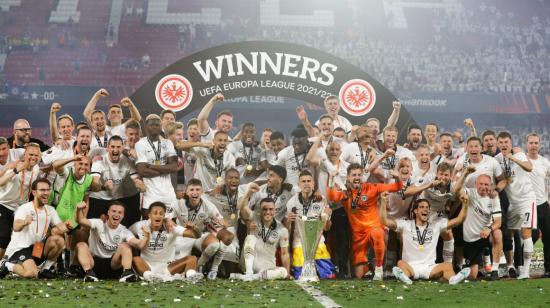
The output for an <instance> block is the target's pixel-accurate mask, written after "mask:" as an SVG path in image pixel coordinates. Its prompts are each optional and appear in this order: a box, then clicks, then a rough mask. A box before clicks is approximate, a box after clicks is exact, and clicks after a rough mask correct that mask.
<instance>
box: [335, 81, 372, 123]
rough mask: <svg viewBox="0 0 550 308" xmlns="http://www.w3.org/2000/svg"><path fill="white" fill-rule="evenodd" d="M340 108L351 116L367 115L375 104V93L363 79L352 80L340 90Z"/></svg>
mask: <svg viewBox="0 0 550 308" xmlns="http://www.w3.org/2000/svg"><path fill="white" fill-rule="evenodd" d="M339 97H340V107H342V109H344V111H345V112H347V113H349V114H351V115H353V116H363V115H365V114H367V113H369V112H370V111H371V110H372V108H374V105H375V104H376V92H375V91H374V88H373V87H372V85H371V84H370V83H368V82H366V81H365V80H363V79H352V80H349V81H347V82H346V83H344V84H343V85H342V87H341V88H340V94H339Z"/></svg>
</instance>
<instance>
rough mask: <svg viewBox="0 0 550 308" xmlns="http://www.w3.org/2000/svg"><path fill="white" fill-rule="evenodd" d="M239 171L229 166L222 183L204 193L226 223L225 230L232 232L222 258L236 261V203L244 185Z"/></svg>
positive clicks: (237, 253)
mask: <svg viewBox="0 0 550 308" xmlns="http://www.w3.org/2000/svg"><path fill="white" fill-rule="evenodd" d="M240 177H241V176H240V173H239V171H238V170H237V169H235V168H231V169H228V170H227V171H226V172H225V178H224V184H223V185H219V186H216V188H214V190H212V191H211V192H210V193H209V194H207V195H206V199H207V200H208V201H210V202H212V203H213V204H214V205H215V206H216V208H217V209H218V211H219V212H220V214H221V215H222V217H223V220H224V221H225V222H226V223H227V226H226V228H227V231H229V232H231V233H232V234H233V236H234V237H233V242H232V243H231V245H229V247H228V249H227V251H226V253H225V256H224V260H227V261H230V262H233V263H238V262H239V256H240V251H241V250H240V246H239V240H238V238H237V228H238V224H239V211H238V206H237V203H238V201H239V199H240V198H241V197H242V196H243V195H244V193H245V190H246V186H247V185H245V184H243V185H240V183H241V179H240Z"/></svg>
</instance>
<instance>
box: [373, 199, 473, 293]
mask: <svg viewBox="0 0 550 308" xmlns="http://www.w3.org/2000/svg"><path fill="white" fill-rule="evenodd" d="M460 198H461V201H462V207H461V209H460V213H459V214H458V216H457V217H456V218H453V219H451V220H447V219H446V218H441V219H437V220H435V221H429V217H430V203H429V202H428V200H426V199H418V200H417V201H416V202H415V203H414V205H413V213H414V219H413V220H409V219H398V220H393V219H389V218H387V215H386V206H387V204H388V193H387V192H384V193H382V194H381V198H380V199H381V203H380V220H381V221H382V223H383V224H384V225H385V226H386V227H388V228H390V229H391V230H394V231H395V232H397V233H400V234H401V243H402V244H403V259H402V260H399V262H397V266H396V267H394V268H393V274H394V275H395V277H397V278H398V279H399V280H401V281H403V282H404V283H406V284H412V280H411V278H414V279H439V278H441V277H442V276H443V278H445V279H446V280H448V281H449V284H457V283H459V282H461V281H463V280H464V279H466V277H468V275H469V274H470V268H465V269H463V270H461V271H460V272H459V273H458V274H456V275H455V273H454V271H453V266H452V265H451V263H449V262H444V263H439V264H435V258H436V253H435V251H436V247H437V240H438V238H439V235H440V234H441V232H443V231H446V230H450V229H452V228H454V227H456V226H458V225H460V224H461V223H462V222H463V221H464V219H465V218H466V213H467V211H468V210H467V209H468V197H467V196H466V195H465V194H462V195H461V196H460Z"/></svg>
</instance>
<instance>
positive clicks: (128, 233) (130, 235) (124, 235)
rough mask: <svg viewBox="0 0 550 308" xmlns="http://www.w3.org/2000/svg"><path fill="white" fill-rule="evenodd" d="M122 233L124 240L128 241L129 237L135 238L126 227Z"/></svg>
mask: <svg viewBox="0 0 550 308" xmlns="http://www.w3.org/2000/svg"><path fill="white" fill-rule="evenodd" d="M122 234H123V238H124V241H125V242H128V241H130V240H131V239H133V238H136V237H135V236H134V234H133V233H132V232H130V230H128V229H126V230H124V232H123V233H122Z"/></svg>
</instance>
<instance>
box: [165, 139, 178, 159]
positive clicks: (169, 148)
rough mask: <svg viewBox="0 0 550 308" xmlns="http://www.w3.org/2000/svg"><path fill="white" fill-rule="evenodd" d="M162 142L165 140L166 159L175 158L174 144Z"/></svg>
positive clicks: (167, 141) (168, 141)
mask: <svg viewBox="0 0 550 308" xmlns="http://www.w3.org/2000/svg"><path fill="white" fill-rule="evenodd" d="M164 140H166V157H172V156H176V155H177V154H176V149H175V148H174V144H173V143H172V141H170V140H168V139H164Z"/></svg>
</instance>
